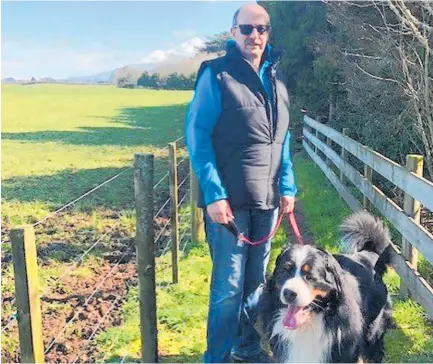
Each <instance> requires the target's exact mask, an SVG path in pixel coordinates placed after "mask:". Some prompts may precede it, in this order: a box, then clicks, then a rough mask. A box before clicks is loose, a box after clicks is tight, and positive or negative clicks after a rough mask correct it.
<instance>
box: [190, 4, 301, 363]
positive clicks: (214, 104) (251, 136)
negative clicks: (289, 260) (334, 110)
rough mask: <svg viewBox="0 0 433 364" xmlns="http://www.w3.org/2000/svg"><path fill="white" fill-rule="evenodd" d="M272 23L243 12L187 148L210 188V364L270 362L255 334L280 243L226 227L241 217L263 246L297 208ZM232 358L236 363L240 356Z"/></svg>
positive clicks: (197, 99) (199, 92) (208, 84)
mask: <svg viewBox="0 0 433 364" xmlns="http://www.w3.org/2000/svg"><path fill="white" fill-rule="evenodd" d="M269 31H270V19H269V15H268V13H267V12H266V10H265V9H264V8H263V7H261V6H259V5H256V4H254V5H244V6H242V7H241V8H240V9H239V10H238V11H237V12H236V13H235V15H234V18H233V27H232V29H231V34H232V36H233V39H234V40H231V41H229V42H228V43H227V53H226V55H225V56H224V57H220V58H217V59H215V60H211V61H207V62H204V63H203V64H202V66H201V67H200V70H199V72H198V75H197V84H196V91H195V95H194V98H193V100H192V102H191V105H190V108H189V112H188V116H187V125H186V142H187V147H188V152H189V154H190V158H191V163H192V166H193V169H194V171H195V173H196V175H197V178H198V182H199V186H200V189H201V193H200V198H199V202H198V204H199V206H200V207H202V208H205V226H206V236H207V240H208V244H209V249H210V254H211V257H212V262H213V269H212V281H211V290H210V291H211V292H210V304H209V317H208V328H207V350H206V352H205V354H204V361H205V362H207V363H210V362H228V361H230V359H232V360H236V361H248V362H265V361H268V358H267V357H266V356H265V353H263V352H262V350H261V349H260V346H259V340H260V339H259V335H258V333H257V332H256V330H255V329H254V326H253V325H254V315H255V308H256V307H255V306H256V303H257V295H258V292H259V290H258V288H259V286H260V285H261V284H262V283H264V282H265V272H266V267H267V264H268V261H269V254H270V244H271V241H270V239H269V240H268V241H267V242H266V243H265V244H261V245H257V246H251V245H248V244H245V243H243V242H240V241H237V239H236V238H235V237H234V236H233V235H232V234H231V233H230V232H229V231H228V230H226V229H225V228H224V227H223V225H222V224H227V223H228V222H229V221H230V220H232V219H235V221H236V224H237V225H238V227H239V228H240V230H241V231H242V232H244V234H245V236H247V237H249V238H250V239H251V240H258V239H260V238H262V237H264V236H266V235H268V234H269V233H270V231H271V230H272V227H273V226H274V225H275V223H276V219H277V215H278V206H279V205H281V208H282V209H283V210H284V212H286V213H287V212H290V211H292V210H293V208H294V204H295V197H294V196H295V194H296V186H295V183H294V176H293V171H292V163H291V160H290V153H289V138H290V134H289V132H288V126H289V100H288V94H287V90H286V88H285V86H284V85H283V83H282V82H281V81H279V80H278V79H277V78H276V66H277V64H278V62H279V59H280V57H281V55H280V54H278V53H277V52H274V51H273V50H272V48H271V46H270V45H268V44H267V42H268V38H269ZM230 355H231V358H230Z"/></svg>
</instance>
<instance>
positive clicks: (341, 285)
mask: <svg viewBox="0 0 433 364" xmlns="http://www.w3.org/2000/svg"><path fill="white" fill-rule="evenodd" d="M341 231H342V233H343V234H344V238H343V241H344V243H345V246H346V250H347V251H349V252H350V253H351V254H335V255H331V254H329V253H327V252H325V251H323V250H321V249H319V248H317V247H314V246H302V247H301V246H298V245H295V246H290V247H288V248H287V249H286V250H284V251H283V252H282V253H281V254H280V255H279V257H278V258H277V262H276V267H275V270H274V272H273V275H272V277H271V278H270V279H269V280H268V283H267V284H266V286H265V287H264V291H263V294H262V297H261V300H260V304H259V307H260V313H259V322H260V323H261V325H260V328H259V329H260V330H259V331H261V332H262V334H263V337H264V340H263V341H267V342H269V345H270V349H271V351H272V353H273V354H274V356H275V359H276V361H278V362H282V361H285V360H288V355H287V350H293V348H292V347H291V345H293V344H292V343H291V341H290V339H289V336H284V335H285V334H284V333H283V334H278V335H275V336H273V337H272V332H273V328H274V325H275V322H276V320H277V317H278V315H279V312H280V310H281V309H283V310H285V309H286V307H287V305H288V303H284V302H282V299H281V298H280V297H281V289H282V288H284V287H287V286H284V284H287V282H289V281H292V282H293V281H294V278H295V277H298V278H297V279H298V280H297V282H299V277H302V283H300V285H299V286H300V287H301V286H302V289H303V290H304V291H303V292H306V291H305V290H307V289H310V290H311V292H314V293H315V292H321V295H323V296H324V297H321V296H315V299H314V301H313V302H312V303H311V304H310V305H307V306H305V307H306V310H307V311H309V312H310V314H311V315H310V319H311V320H323V322H324V325H323V326H324V330H325V332H326V335H327V337H329V338H331V340H330V341H331V343H332V344H331V345H330V347H329V349H328V350H327V352H326V353H324V356H323V360H324V361H327V362H334V363H337V362H358V361H360V360H362V361H364V362H381V361H382V360H383V357H384V334H385V333H386V331H387V329H388V328H390V326H391V306H390V303H389V297H388V291H387V288H386V286H385V284H384V283H383V281H382V276H383V274H384V273H385V271H386V265H388V264H389V263H390V254H389V243H390V238H389V233H388V230H387V228H386V227H385V226H384V225H383V224H382V223H381V222H380V221H379V220H377V219H375V218H374V217H373V216H372V215H370V214H368V213H365V212H363V213H358V214H354V215H352V216H350V217H349V218H348V219H346V220H345V222H344V223H343V224H342V227H341ZM299 257H302V262H300V261H298V262H297V263H296V267H294V264H295V263H290V262H294V261H295V260H296V259H298V260H301V258H299ZM305 264H306V265H307V267H309V271H308V272H304V271H302V272H301V270H300V269H301V267H302V266H305ZM295 270H296V272H295ZM304 273H305V274H304ZM295 274H297V275H296V276H295ZM296 284H298V283H296ZM306 287H308V288H306ZM313 289H314V290H313ZM317 290H318V291H317ZM307 292H310V291H307ZM313 296H314V295H313V294H312V295H311V297H313ZM296 305H297V306H303V305H299V304H296ZM307 311H306V312H307ZM283 312H284V311H283ZM307 324H308V323H307ZM285 330H289V329H288V328H285ZM298 330H299V328H297V329H295V330H292V332H291V333H290V334H291V335H292V334H296V331H298ZM312 340H313V338H312ZM308 346H309V344H308V343H305V348H306V350H308ZM297 360H299V361H302V357H301V358H300V357H299V356H298V357H297Z"/></svg>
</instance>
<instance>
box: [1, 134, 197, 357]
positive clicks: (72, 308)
mask: <svg viewBox="0 0 433 364" xmlns="http://www.w3.org/2000/svg"><path fill="white" fill-rule="evenodd" d="M181 139H182V138H179V139H177V140H176V142H178V141H179V140H181ZM166 149H168V147H165V148H163V150H166ZM188 160H189V159H188V157H187V156H185V157H183V158H182V159H180V160H179V161H175V163H174V166H175V170H176V173H178V175H179V177H181V178H180V183H179V184H178V185H177V187H176V191H177V193H178V194H179V198H180V199H179V203H178V210H179V233H180V239H179V246H180V247H181V249H180V251H181V252H182V253H185V251H186V249H187V245H188V237H190V236H191V224H188V219H190V216H191V215H190V212H189V198H188V197H189V196H190V187H191V186H189V183H188V181H189V180H190V174H189V173H190V172H189V163H185V162H188ZM158 162H159V161H158V159H156V164H157V165H158ZM166 168H167V165H166V164H164V163H161V165H160V168H159V170H158V168H156V173H155V175H159V176H160V177H159V178H158V179H157V180H156V182H155V183H154V185H153V190H154V196H155V199H154V201H155V210H156V213H155V215H154V216H153V221H154V228H155V239H154V245H155V247H157V248H158V249H157V252H156V253H157V254H156V256H157V258H156V266H155V271H156V274H157V277H160V274H161V273H163V272H165V271H167V270H169V269H170V268H172V265H171V264H170V262H169V261H168V260H167V259H166V258H165V256H166V254H167V253H168V252H169V251H170V248H171V247H172V239H171V237H170V230H171V211H170V205H169V204H170V201H171V199H172V198H171V196H170V195H169V194H168V190H169V189H168V184H169V183H170V181H171V179H170V178H169V177H170V173H169V172H166ZM132 170H133V168H132V167H126V168H124V169H123V170H122V171H120V172H119V173H117V174H115V175H113V176H110V177H109V178H107V179H105V180H104V181H102V182H101V183H99V184H97V185H96V186H95V187H92V188H91V189H89V190H88V191H86V192H84V193H83V194H81V195H80V196H78V197H76V198H74V199H72V200H71V201H70V202H68V203H66V204H64V205H62V206H60V207H59V208H57V209H55V210H54V211H53V212H52V213H49V214H48V215H47V216H45V217H43V218H42V219H40V220H38V221H37V222H35V223H33V224H32V226H33V228H37V227H38V228H40V229H42V230H43V231H41V232H38V234H37V235H36V237H37V240H38V237H39V236H42V235H43V236H44V237H46V236H49V235H50V234H53V232H52V231H46V230H47V229H50V228H51V227H52V226H51V225H56V229H57V230H59V228H58V225H59V226H62V227H65V226H68V227H69V230H70V231H69V233H70V234H69V235H70V236H72V234H73V233H77V231H74V229H76V224H75V223H74V221H72V220H74V219H73V216H72V215H71V213H75V214H76V215H77V216H80V218H81V219H83V217H82V216H84V215H86V214H84V215H83V213H82V212H81V211H78V212H77V211H75V210H73V208H74V207H76V206H77V204H78V203H79V202H83V201H84V200H85V199H86V198H88V197H89V196H94V195H95V193H98V192H100V191H101V190H102V188H104V187H105V188H110V186H113V183H114V181H118V182H119V183H120V186H121V187H122V186H125V185H126V184H130V179H129V180H122V179H125V178H126V177H127V176H128V175H129V174H128V173H127V172H128V171H132ZM158 171H159V172H161V171H163V173H158ZM116 192H119V191H118V190H117V191H116V190H113V193H116ZM133 205H134V204H132V206H130V208H129V209H122V210H120V211H116V210H110V213H109V216H108V217H107V216H104V217H105V218H100V217H99V216H98V213H99V211H98V212H95V211H91V212H90V213H87V215H86V216H87V217H88V220H89V221H87V225H86V224H84V225H86V227H85V228H81V230H85V232H84V233H83V231H80V233H82V234H83V236H84V238H83V239H82V240H83V244H80V245H79V246H77V247H75V248H76V249H75V250H74V251H73V253H74V254H76V255H75V256H71V254H72V252H71V254H67V255H68V256H67V257H66V258H67V259H65V260H64V261H61V260H59V261H56V257H57V255H59V254H60V255H62V254H63V253H62V252H59V251H57V250H56V248H55V246H54V244H56V243H57V242H53V241H51V242H50V241H44V242H43V246H44V247H46V248H47V251H48V253H45V254H44V256H43V257H41V256H40V253H41V251H43V250H41V249H38V260H40V259H43V264H39V274H40V275H41V277H42V281H43V282H44V285H43V286H42V287H41V288H40V289H39V292H40V295H39V296H40V297H41V299H42V304H41V306H42V319H43V329H44V330H43V336H44V341H45V346H44V351H43V354H44V356H45V359H46V360H47V361H67V362H72V363H77V362H80V361H88V360H89V359H90V360H92V359H91V357H90V356H91V355H93V357H96V356H97V355H98V354H97V349H95V339H96V338H97V337H98V334H99V333H101V332H103V331H104V330H105V329H107V328H108V327H110V325H111V324H112V323H113V317H112V316H113V313H116V312H117V313H116V315H119V312H120V313H121V311H122V303H123V302H125V300H127V298H128V292H129V291H130V289H131V288H132V287H134V286H135V285H136V283H137V280H136V279H135V278H133V277H136V276H137V272H136V269H135V262H134V261H135V249H134V238H133V237H132V235H133V233H134V231H133V230H134V229H133V225H134V224H133V221H134V206H133ZM80 214H81V215H80ZM98 218H99V220H98ZM56 219H61V220H62V221H57V220H56ZM94 220H96V225H98V224H100V225H102V226H100V227H99V229H98V228H95V226H94V224H93V225H92V222H93V223H94V222H95V221H94ZM71 221H72V222H71ZM106 224H108V226H106ZM101 230H102V233H101V232H99V231H101ZM59 234H61V232H60V233H59ZM53 235H55V234H53ZM69 235H68V236H69ZM56 236H57V235H56ZM75 240H77V239H76V238H75V239H74V241H75ZM4 242H6V241H3V242H2V244H4ZM63 243H64V244H63V245H62V246H63V247H66V246H68V244H70V241H64V242H63ZM50 244H53V246H54V247H53V248H52V249H51V250H50V249H48V248H50ZM57 244H58V243H57ZM75 245H77V244H74V246H75ZM113 247H115V248H116V249H118V250H120V251H119V252H118V253H119V254H118V255H114V257H113V256H112V255H110V254H111V253H113V252H112V250H113ZM106 256H110V257H111V258H110V259H109V260H108V261H107V260H106V259H105V257H106ZM63 258H65V257H63ZM65 263H66V264H65ZM60 267H61V268H60ZM131 267H132V268H131ZM2 268H3V265H2ZM89 274H90V275H91V276H92V278H93V279H92V280H89V279H88V278H89V277H88V275H89ZM164 274H165V273H164ZM12 281H13V277H9V283H11V282H12ZM80 281H81V283H80ZM92 282H93V284H94V286H93V288H91V283H92ZM68 285H71V286H70V287H68ZM160 288H161V281H160V278H158V282H157V284H156V289H160ZM3 303H4V302H3ZM8 304H9V306H8V307H9V312H11V309H12V313H9V314H7V315H6V317H7V318H6V319H4V320H2V336H3V337H4V338H7V340H9V342H11V341H14V340H15V342H16V344H15V345H14V348H13V349H12V351H10V350H9V351H8V350H7V349H6V348H5V347H4V346H2V357H3V359H4V360H6V361H8V359H11V360H12V361H18V360H20V359H21V360H22V358H20V355H19V351H20V350H19V349H18V328H17V326H18V325H14V323H16V322H17V320H16V319H17V314H16V301H15V298H14V297H12V299H11V300H10V301H9V302H8ZM3 306H4V305H3ZM101 307H105V309H104V310H101ZM98 309H99V311H100V312H99V313H98V315H97V317H96V318H95V317H93V318H92V319H91V320H90V319H89V317H90V314H89V312H90V313H92V312H95V311H96V310H98ZM14 310H15V311H14ZM120 316H122V315H121V314H120ZM3 317H5V315H3ZM53 317H55V318H56V320H54V319H53ZM62 320H64V321H63V324H61V325H59V323H61V321H62ZM88 320H90V321H89V322H87V321H88ZM54 323H55V324H56V325H54ZM119 335H120V330H119ZM65 348H66V349H65ZM91 348H93V349H91ZM92 350H94V351H95V350H96V351H95V352H93V354H92ZM99 357H101V355H99ZM109 359H110V358H109V353H107V352H105V353H104V355H103V356H102V357H101V359H100V360H101V361H100V362H102V363H103V362H105V361H106V360H109ZM124 360H125V357H123V358H122V362H123V361H124Z"/></svg>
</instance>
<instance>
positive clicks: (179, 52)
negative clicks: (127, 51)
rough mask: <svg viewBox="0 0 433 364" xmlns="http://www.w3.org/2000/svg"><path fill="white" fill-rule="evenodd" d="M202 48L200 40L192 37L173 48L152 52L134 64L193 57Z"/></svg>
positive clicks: (202, 42)
mask: <svg viewBox="0 0 433 364" xmlns="http://www.w3.org/2000/svg"><path fill="white" fill-rule="evenodd" d="M203 46H204V41H203V40H202V39H201V38H199V37H193V38H191V39H188V40H187V41H185V42H182V43H180V44H179V45H178V46H175V47H173V48H169V49H166V50H160V49H159V50H156V51H153V52H151V53H149V54H148V55H146V56H145V57H142V58H140V59H139V60H138V61H137V62H135V63H144V64H147V63H159V62H163V61H165V60H167V59H168V58H170V57H185V58H188V57H193V56H194V55H195V54H196V53H197V50H198V49H199V48H201V47H203Z"/></svg>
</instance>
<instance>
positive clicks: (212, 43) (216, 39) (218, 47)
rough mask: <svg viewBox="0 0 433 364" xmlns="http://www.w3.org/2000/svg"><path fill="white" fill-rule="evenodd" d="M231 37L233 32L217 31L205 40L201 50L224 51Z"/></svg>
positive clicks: (208, 51) (210, 51) (219, 52)
mask: <svg viewBox="0 0 433 364" xmlns="http://www.w3.org/2000/svg"><path fill="white" fill-rule="evenodd" d="M230 38H231V34H230V33H229V32H221V33H217V34H215V35H214V36H212V37H208V40H207V41H206V42H205V45H204V47H203V48H202V49H201V51H204V52H207V53H218V54H221V53H224V52H225V49H226V44H227V41H228V40H229V39H230Z"/></svg>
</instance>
